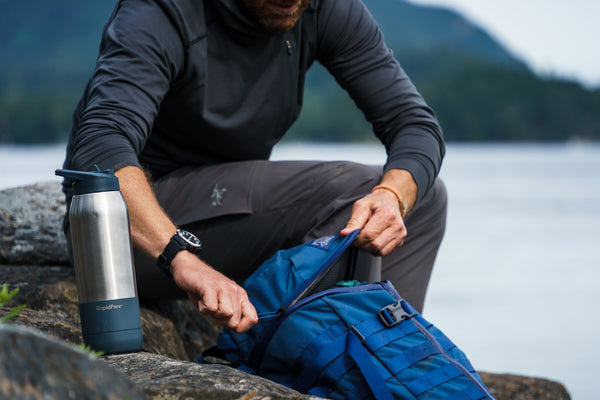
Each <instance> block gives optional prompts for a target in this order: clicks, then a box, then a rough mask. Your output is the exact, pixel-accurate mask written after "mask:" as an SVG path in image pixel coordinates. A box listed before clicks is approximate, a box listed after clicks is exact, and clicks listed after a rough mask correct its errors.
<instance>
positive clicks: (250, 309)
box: [234, 298, 258, 333]
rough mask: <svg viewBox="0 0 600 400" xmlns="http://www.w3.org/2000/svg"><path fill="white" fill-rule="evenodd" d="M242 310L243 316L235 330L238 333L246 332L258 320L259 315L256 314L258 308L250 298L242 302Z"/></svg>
mask: <svg viewBox="0 0 600 400" xmlns="http://www.w3.org/2000/svg"><path fill="white" fill-rule="evenodd" d="M241 310H242V318H241V320H240V322H239V324H238V325H237V327H236V328H235V329H234V331H235V332H237V333H242V332H246V331H247V330H248V329H250V328H252V327H253V326H254V325H255V324H256V323H257V322H258V315H257V314H256V309H255V308H254V306H253V305H252V303H251V302H250V300H248V299H247V298H246V300H245V301H243V302H242V304H241Z"/></svg>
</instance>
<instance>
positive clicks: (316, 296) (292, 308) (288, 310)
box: [282, 283, 382, 318]
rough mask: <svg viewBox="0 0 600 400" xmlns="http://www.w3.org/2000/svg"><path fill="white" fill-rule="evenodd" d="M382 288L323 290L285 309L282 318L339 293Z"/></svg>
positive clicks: (371, 285) (367, 285)
mask: <svg viewBox="0 0 600 400" xmlns="http://www.w3.org/2000/svg"><path fill="white" fill-rule="evenodd" d="M381 287H382V285H381V284H379V283H369V284H366V285H359V286H353V287H340V288H333V289H327V290H323V291H322V292H319V293H315V294H313V295H311V296H308V297H307V298H305V299H302V300H300V301H298V302H296V303H294V304H292V305H290V306H289V307H287V308H286V309H285V312H284V313H282V318H285V317H287V316H289V315H290V314H291V313H293V312H294V311H296V310H297V309H298V308H300V307H302V306H303V305H305V304H307V303H310V302H311V301H314V300H318V299H320V298H321V297H325V296H330V295H332V294H339V293H348V292H366V291H369V290H378V289H381Z"/></svg>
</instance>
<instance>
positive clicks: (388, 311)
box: [377, 300, 414, 328]
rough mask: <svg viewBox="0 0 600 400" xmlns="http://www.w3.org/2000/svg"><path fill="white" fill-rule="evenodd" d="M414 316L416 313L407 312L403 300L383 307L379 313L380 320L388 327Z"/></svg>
mask: <svg viewBox="0 0 600 400" xmlns="http://www.w3.org/2000/svg"><path fill="white" fill-rule="evenodd" d="M413 316H414V314H410V313H408V312H406V310H405V309H404V307H402V301H401V300H400V301H397V302H395V303H394V304H390V305H389V306H386V307H383V308H382V309H381V310H379V312H378V313H377V318H379V321H381V323H382V324H383V325H384V326H385V327H386V328H391V327H392V326H395V325H398V324H399V323H400V322H402V321H404V320H407V319H409V318H412V317H413Z"/></svg>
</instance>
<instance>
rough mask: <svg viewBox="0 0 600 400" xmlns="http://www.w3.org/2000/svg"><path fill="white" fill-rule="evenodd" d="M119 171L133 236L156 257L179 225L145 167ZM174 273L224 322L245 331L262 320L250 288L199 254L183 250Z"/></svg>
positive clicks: (207, 311)
mask: <svg viewBox="0 0 600 400" xmlns="http://www.w3.org/2000/svg"><path fill="white" fill-rule="evenodd" d="M115 175H116V176H117V177H118V178H119V184H120V186H121V193H123V197H124V198H125V202H126V203H127V207H128V209H129V219H130V225H131V236H132V240H133V242H134V244H135V245H136V246H137V247H138V248H140V249H141V250H142V251H144V252H145V253H146V254H148V255H149V256H150V257H151V258H152V259H153V260H156V259H157V258H158V256H159V255H160V254H161V253H162V251H163V250H164V248H165V247H166V245H167V244H168V243H169V240H170V239H171V237H172V236H173V234H175V231H176V229H177V228H176V226H175V225H174V224H173V222H171V220H170V219H169V217H168V216H167V215H166V214H165V212H164V211H163V209H162V208H161V206H160V204H159V203H158V200H157V199H156V197H155V195H154V192H153V191H152V188H151V186H150V184H149V183H148V180H147V179H146V175H145V173H144V171H143V170H142V169H140V168H138V167H133V166H129V167H124V168H121V169H119V170H118V171H116V173H115ZM171 273H172V274H173V279H174V280H175V283H176V284H177V286H178V287H179V288H181V289H182V290H184V291H185V292H187V293H188V295H189V297H190V299H191V300H192V301H193V302H194V303H195V304H196V305H197V306H198V308H199V309H200V311H201V312H202V313H204V314H207V315H210V316H212V317H213V318H214V319H215V320H217V321H218V322H219V323H220V324H221V325H223V326H226V327H228V328H230V329H232V330H234V331H235V332H243V331H246V330H248V329H250V328H251V327H252V326H253V325H254V324H255V323H256V322H257V321H258V317H257V315H256V310H255V309H254V306H253V305H252V304H251V303H250V300H249V299H248V295H247V294H246V291H245V290H244V289H243V288H242V287H240V286H239V285H238V284H236V283H235V282H234V281H232V280H231V279H229V278H227V277H226V276H224V275H223V274H221V273H220V272H218V271H216V270H215V269H213V268H212V267H210V266H209V265H208V264H206V263H204V262H203V261H202V260H200V259H199V258H198V257H196V255H194V254H192V253H190V252H188V251H185V250H184V251H181V252H179V253H178V254H177V256H175V258H174V259H173V261H172V262H171Z"/></svg>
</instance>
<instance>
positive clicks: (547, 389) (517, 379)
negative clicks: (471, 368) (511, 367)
mask: <svg viewBox="0 0 600 400" xmlns="http://www.w3.org/2000/svg"><path fill="white" fill-rule="evenodd" d="M480 375H481V379H482V380H483V382H485V384H486V385H487V387H488V388H489V389H490V391H491V392H492V394H493V395H494V397H496V400H569V399H570V398H571V396H570V395H569V392H567V389H566V388H565V387H564V386H563V384H561V383H559V382H554V381H550V380H547V379H540V378H531V377H526V376H519V375H511V374H490V373H481V374H480Z"/></svg>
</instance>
